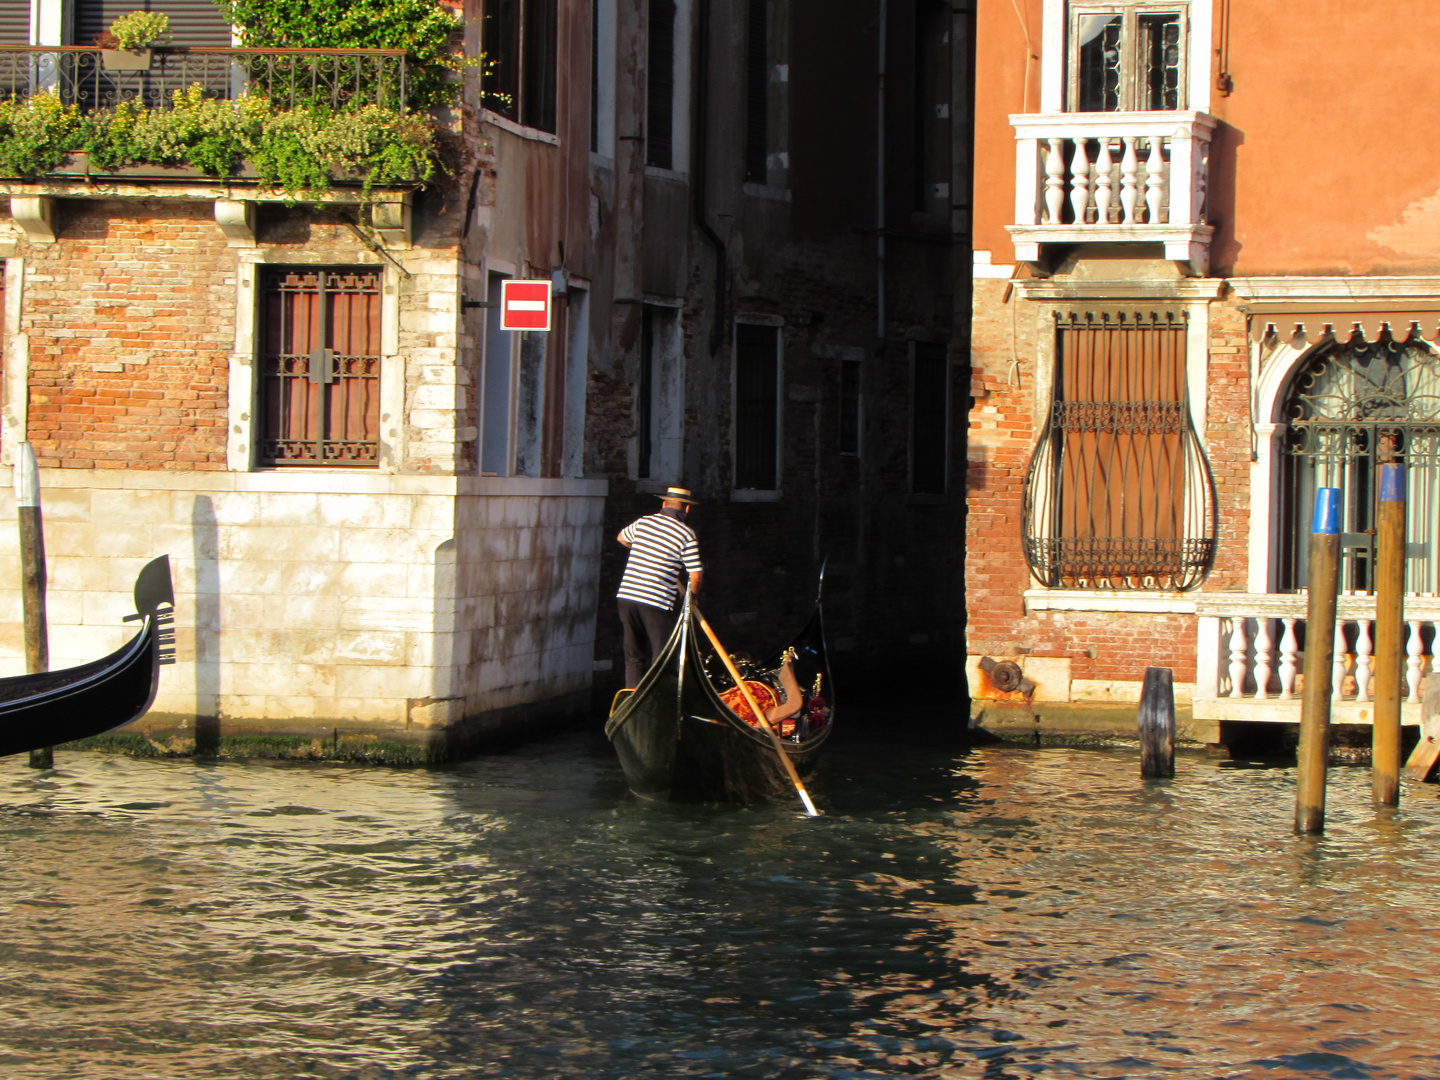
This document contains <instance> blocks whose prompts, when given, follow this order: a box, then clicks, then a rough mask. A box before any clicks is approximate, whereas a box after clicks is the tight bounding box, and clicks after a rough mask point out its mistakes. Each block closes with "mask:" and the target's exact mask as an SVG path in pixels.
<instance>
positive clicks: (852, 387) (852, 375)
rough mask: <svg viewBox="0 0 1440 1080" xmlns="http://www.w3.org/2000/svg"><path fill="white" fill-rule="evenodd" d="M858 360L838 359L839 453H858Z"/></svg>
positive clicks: (859, 369)
mask: <svg viewBox="0 0 1440 1080" xmlns="http://www.w3.org/2000/svg"><path fill="white" fill-rule="evenodd" d="M860 371H861V367H860V361H859V360H841V361H840V453H842V454H857V455H858V454H859V453H860Z"/></svg>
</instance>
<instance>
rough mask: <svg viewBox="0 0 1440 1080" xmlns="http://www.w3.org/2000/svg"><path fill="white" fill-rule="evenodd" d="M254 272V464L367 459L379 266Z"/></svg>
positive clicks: (372, 445)
mask: <svg viewBox="0 0 1440 1080" xmlns="http://www.w3.org/2000/svg"><path fill="white" fill-rule="evenodd" d="M261 281H262V285H261V319H262V323H263V326H262V336H261V338H260V340H261V341H263V342H264V345H263V349H264V353H263V356H262V357H261V369H262V385H261V398H262V404H261V413H262V416H263V424H264V427H263V430H262V432H261V439H260V454H259V458H260V461H261V463H262V464H265V465H328V466H338V465H351V466H369V467H371V468H373V467H374V466H375V465H376V464H377V462H378V461H379V457H380V437H379V432H380V272H379V271H378V270H344V269H341V270H321V269H313V268H309V267H306V268H294V269H284V268H275V269H267V270H266V271H265V273H264V276H263V277H262V279H261Z"/></svg>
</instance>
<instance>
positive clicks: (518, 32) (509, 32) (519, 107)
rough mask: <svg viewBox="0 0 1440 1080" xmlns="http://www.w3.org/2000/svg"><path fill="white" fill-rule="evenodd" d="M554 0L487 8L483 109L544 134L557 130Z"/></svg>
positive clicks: (500, 1) (520, 0) (493, 1)
mask: <svg viewBox="0 0 1440 1080" xmlns="http://www.w3.org/2000/svg"><path fill="white" fill-rule="evenodd" d="M555 5H556V0H490V2H489V3H487V4H486V5H485V7H486V11H485V31H484V49H485V60H486V69H485V76H484V89H485V105H486V107H487V108H489V109H490V110H491V111H492V112H497V113H499V114H500V115H501V116H504V117H507V118H508V119H511V120H514V121H516V122H517V123H520V124H524V125H525V126H526V127H533V128H538V129H539V130H541V131H549V132H553V131H554V130H555V99H556V89H555V87H556V82H555V78H556V73H555V63H556V14H555Z"/></svg>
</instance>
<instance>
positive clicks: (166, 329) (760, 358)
mask: <svg viewBox="0 0 1440 1080" xmlns="http://www.w3.org/2000/svg"><path fill="white" fill-rule="evenodd" d="M134 6H135V5H132V4H122V5H119V7H116V5H114V4H111V3H110V2H109V0H39V2H38V3H36V4H28V3H27V4H10V3H9V2H8V0H7V3H6V4H5V6H4V8H3V11H4V16H3V18H0V78H3V79H4V80H5V81H6V85H5V88H4V89H5V91H6V95H5V96H6V97H7V99H9V100H11V101H12V102H21V101H32V102H42V103H43V101H44V100H49V99H46V98H45V97H44V95H54V96H55V100H56V101H57V102H58V103H59V105H64V106H66V107H71V106H73V107H74V108H75V109H76V110H78V112H79V113H80V114H82V115H89V114H91V113H93V112H95V111H96V110H100V111H103V110H104V108H105V107H106V106H112V105H113V104H114V102H116V101H117V100H120V99H122V98H125V97H126V96H127V95H129V96H132V97H133V96H135V95H140V96H141V98H142V100H143V101H144V103H146V104H147V105H148V106H150V107H151V108H158V109H162V110H163V109H166V108H170V107H172V106H171V104H170V103H171V101H172V95H173V92H174V91H176V90H180V91H182V92H188V91H189V88H190V87H195V86H198V87H199V90H198V91H197V92H198V93H200V94H201V95H202V96H203V98H204V99H205V100H206V101H220V102H224V101H236V100H240V99H242V98H243V97H245V96H246V95H247V94H248V95H250V97H251V98H253V96H254V94H255V87H256V85H257V82H261V81H263V80H264V79H269V80H270V81H269V82H265V83H264V84H263V85H264V86H265V87H268V91H267V92H268V93H269V95H270V98H271V99H272V100H274V99H275V98H276V97H278V91H277V89H276V87H277V85H279V84H277V83H276V81H275V80H276V79H277V78H278V76H276V75H275V72H277V71H283V72H293V71H297V70H303V71H305V72H308V73H310V74H312V75H315V77H316V78H318V79H320V80H321V82H322V83H323V82H324V79H325V77H326V76H325V72H326V71H333V70H340V69H338V68H327V67H326V66H325V65H326V64H328V63H331V61H330V60H327V59H326V58H325V57H322V56H321V55H320V54H318V53H315V52H313V51H307V50H305V49H298V48H296V49H290V48H283V49H282V48H269V49H253V50H251V51H249V52H246V51H245V50H244V49H241V48H239V47H238V46H239V45H240V44H241V43H242V42H243V41H244V40H245V37H244V34H243V32H242V31H240V30H236V29H233V28H231V27H229V26H228V25H226V24H225V23H224V20H223V18H221V16H220V15H219V9H217V8H215V7H214V6H213V5H211V4H209V3H208V0H204V2H201V0H150V2H149V4H148V8H149V9H153V10H157V11H163V12H166V13H168V14H170V15H171V21H172V29H173V31H174V39H173V40H172V41H171V42H170V43H169V45H168V47H163V48H156V49H155V50H153V53H154V55H153V57H151V58H149V59H147V60H146V64H147V65H148V66H146V67H144V68H143V69H141V70H140V71H139V72H138V73H133V72H132V73H125V74H122V73H119V72H118V71H112V70H111V69H110V68H109V67H108V66H107V65H109V64H110V63H111V62H112V59H111V58H108V57H102V56H101V54H100V50H99V49H98V48H97V47H96V45H95V40H94V37H95V34H96V33H97V32H98V30H100V29H103V28H104V27H105V26H107V25H108V24H109V22H110V21H111V20H112V19H113V18H114V17H115V16H116V15H118V14H122V13H123V12H124V11H128V10H130V9H131V8H132V7H134ZM12 8H13V9H14V10H12ZM851 8H853V10H850V9H851ZM21 9H24V10H23V11H22V10H21ZM122 9H123V10H122ZM452 10H453V11H454V12H455V14H456V16H457V22H456V29H455V34H454V39H453V40H454V45H455V46H456V47H457V48H463V51H464V52H465V54H466V55H468V56H469V57H471V58H477V62H475V63H472V64H471V65H470V66H468V67H463V68H461V69H460V70H459V71H458V72H457V73H455V74H454V75H453V76H452V77H453V78H455V79H458V80H459V82H460V91H459V96H458V98H457V99H456V100H454V101H453V102H451V103H449V104H440V105H431V106H426V108H425V110H424V111H423V112H422V115H424V116H427V117H428V118H429V120H430V121H431V123H432V126H433V128H434V131H435V133H436V136H435V137H436V146H437V157H438V159H439V163H440V168H439V170H438V171H437V172H436V173H435V175H434V176H432V177H430V178H428V179H424V180H420V179H415V180H412V181H408V182H407V181H405V180H403V179H395V178H394V177H391V178H389V179H386V180H385V181H384V182H375V181H374V180H373V178H372V179H371V180H368V181H367V180H366V178H365V177H364V176H363V175H360V174H358V173H356V172H354V171H353V170H352V171H351V172H349V173H347V172H345V171H344V170H340V171H338V172H337V173H336V174H335V175H334V176H332V177H331V182H330V183H329V185H328V186H327V187H324V189H323V190H319V189H316V188H305V189H297V188H296V187H294V186H293V185H291V186H288V187H287V186H285V185H283V184H277V183H275V182H274V181H273V179H269V178H267V176H266V175H265V174H264V172H263V167H262V166H259V165H256V164H255V163H254V162H252V161H249V160H246V161H244V162H241V163H240V164H238V165H237V166H236V167H234V168H233V169H231V170H230V171H228V172H226V171H223V170H221V171H220V172H218V173H217V172H216V171H215V170H210V171H208V172H207V170H206V169H204V168H200V167H186V166H183V165H176V164H175V163H173V162H170V163H166V164H155V163H153V162H149V163H141V164H137V163H135V162H134V161H128V162H118V163H117V162H116V161H114V160H110V159H106V158H104V157H103V156H101V155H98V154H94V153H91V154H88V155H87V154H86V153H83V152H81V153H71V154H69V155H68V156H67V155H62V160H59V161H58V162H49V163H47V164H45V165H44V166H43V167H39V166H35V165H33V164H32V165H30V166H25V167H21V166H17V165H15V164H13V162H14V161H15V160H18V159H15V158H14V157H13V156H12V158H9V159H3V160H9V161H11V162H12V163H11V164H10V165H9V166H7V167H6V168H5V169H4V170H3V171H6V172H7V175H5V176H3V177H0V199H3V200H5V201H8V208H9V215H8V218H3V219H0V229H3V237H0V255H3V257H4V260H5V277H4V281H5V292H4V308H3V310H4V323H3V329H4V383H3V386H4V394H3V441H0V453H3V454H4V455H5V461H6V462H7V463H8V462H9V461H10V460H11V455H13V453H14V447H15V446H16V445H17V444H18V443H19V442H21V441H27V440H28V441H29V442H30V443H31V444H32V445H33V446H34V448H35V451H36V453H37V455H38V458H39V461H40V466H41V484H42V492H43V496H42V498H43V504H44V512H45V521H46V541H47V551H48V556H49V567H50V593H49V597H50V600H49V604H50V628H51V629H50V637H51V657H52V664H54V665H55V666H61V665H66V664H71V663H78V662H81V661H83V660H86V659H92V658H94V657H95V656H97V655H100V654H101V653H103V652H104V651H106V650H108V649H109V648H112V647H114V646H115V645H116V644H118V642H119V641H120V640H122V638H123V636H124V630H123V628H122V624H121V622H120V619H121V616H122V615H124V614H125V613H127V612H128V611H129V607H128V606H127V605H128V589H129V585H130V582H131V580H132V579H133V575H134V572H135V570H136V569H137V568H138V566H139V565H140V564H141V563H143V562H144V561H145V560H147V559H148V558H150V557H153V556H154V555H157V554H162V553H168V554H169V555H170V556H171V560H172V565H173V566H174V567H175V577H176V586H177V601H178V603H177V608H178V611H177V620H176V625H177V648H178V660H179V662H178V664H177V665H176V666H175V667H174V668H169V669H167V670H166V673H165V675H164V678H163V680H162V686H161V695H160V697H159V699H158V700H157V703H156V707H155V710H154V711H153V712H152V714H151V715H150V717H148V718H147V719H146V720H145V721H144V722H143V724H142V725H141V726H142V727H143V728H144V730H146V731H147V732H148V733H149V735H150V736H151V737H153V738H154V739H156V740H162V741H163V740H164V739H167V738H168V739H172V740H177V742H176V744H177V745H181V744H184V743H185V741H186V740H187V739H195V738H197V737H198V738H200V739H201V740H202V741H204V740H205V739H213V738H215V737H220V738H224V737H226V736H229V735H262V736H266V737H273V736H286V737H289V738H292V739H297V740H300V741H302V742H303V741H305V740H326V741H328V740H330V739H335V740H337V741H338V740H352V741H355V742H356V743H357V744H363V743H364V742H365V741H366V740H371V741H373V740H391V741H399V742H408V743H412V744H416V745H421V746H425V747H428V748H429V750H430V751H431V752H435V753H445V754H449V753H459V752H463V751H464V750H465V749H466V748H469V747H473V746H477V745H481V744H483V743H484V742H485V741H486V740H487V739H490V738H494V737H502V736H503V737H513V736H514V735H516V734H517V733H524V732H525V731H528V730H532V728H533V726H534V725H536V724H540V723H543V722H548V721H550V720H553V719H558V718H564V717H574V716H578V715H581V714H584V713H586V712H587V711H589V710H590V709H591V707H592V702H593V701H596V700H598V701H600V702H601V703H602V706H603V703H604V702H608V700H609V696H610V693H611V691H612V686H611V684H612V683H614V684H615V685H618V682H617V681H616V680H618V674H619V672H618V665H617V664H616V663H615V661H616V660H618V658H619V653H620V649H619V640H618V625H616V623H615V620H614V616H613V607H612V603H613V602H612V601H610V600H609V597H610V596H612V595H613V589H614V585H615V584H616V582H618V576H619V571H620V568H621V565H622V555H623V551H622V549H620V548H619V547H618V545H616V544H614V542H613V536H614V534H615V533H616V532H617V531H618V530H619V528H620V526H621V525H623V524H624V523H625V521H627V520H629V519H630V518H631V517H633V516H635V515H636V514H638V513H641V512H645V511H648V510H650V509H652V508H653V507H654V505H655V501H654V497H653V493H654V492H655V491H656V490H658V489H660V488H663V487H664V486H666V485H667V484H672V483H681V484H684V485H685V486H688V487H691V488H693V489H695V490H696V491H697V492H698V493H699V495H700V496H701V498H702V499H703V505H702V507H701V510H700V511H699V512H698V513H697V514H696V516H695V524H696V526H697V529H698V531H699V533H700V536H701V542H702V548H703V550H704V555H705V558H706V562H707V570H708V573H707V585H706V592H705V595H704V597H703V600H704V603H705V604H706V607H707V610H708V611H709V612H710V613H711V618H712V621H715V622H716V623H717V626H719V627H722V628H725V631H724V632H725V633H726V636H727V637H730V638H731V639H732V640H733V643H732V642H731V641H727V644H728V645H731V647H732V648H737V649H739V648H763V647H768V646H770V645H773V643H774V641H775V640H776V637H777V635H783V634H784V633H785V632H787V631H788V630H789V629H791V627H792V624H795V625H798V623H796V620H798V619H802V618H803V617H804V615H805V613H806V609H807V607H808V605H809V603H811V602H812V601H813V598H814V595H815V590H816V585H817V580H818V574H819V568H820V566H821V565H822V563H823V564H825V565H827V567H828V569H827V571H826V598H827V613H828V614H829V616H830V618H831V624H832V630H831V635H832V638H833V639H834V647H835V648H836V649H837V650H838V655H840V656H842V657H845V656H848V658H849V663H850V665H851V666H852V667H853V669H854V671H855V672H856V674H857V677H859V676H860V675H861V673H862V672H883V671H885V670H888V668H887V665H893V664H894V663H896V662H901V663H906V662H912V661H913V662H916V663H920V662H922V661H926V660H927V659H928V658H932V657H934V658H939V657H943V656H946V655H951V656H953V655H954V650H955V649H956V648H958V647H959V643H960V640H961V637H960V628H961V612H960V596H959V580H960V576H959V555H958V552H957V550H956V546H955V544H954V538H955V537H956V536H957V535H958V534H959V531H960V529H961V528H962V526H961V520H962V515H963V499H962V498H961V495H960V493H959V490H958V487H957V484H958V472H956V471H955V469H954V468H953V467H952V462H958V461H959V460H961V458H962V455H963V422H962V418H963V408H964V402H963V400H962V395H959V394H958V393H957V392H956V391H954V390H953V388H952V383H953V381H954V379H953V377H954V373H955V372H956V371H957V370H959V368H958V367H957V364H958V363H959V359H958V358H962V357H963V356H964V355H965V327H966V323H967V321H968V314H969V311H968V302H967V298H966V296H965V293H964V290H963V289H962V290H959V291H957V290H956V288H955V281H956V280H957V278H960V279H962V280H963V277H962V275H963V274H964V273H965V272H966V271H967V269H968V266H969V260H970V256H969V247H968V228H969V206H968V176H969V168H970V166H969V156H968V147H969V139H968V123H969V97H968V89H967V88H968V86H969V81H970V80H969V63H970V51H971V48H972V44H973V37H972V33H971V28H970V21H969V16H968V15H967V14H966V13H965V12H963V11H959V10H952V7H951V6H950V5H944V4H928V3H926V2H924V0H904V2H900V0H879V2H878V3H877V0H869V2H868V3H855V4H852V5H850V6H849V8H847V10H846V12H845V13H844V15H845V17H844V18H840V17H838V16H837V12H836V11H835V9H834V6H833V5H816V4H811V3H806V2H802V0H750V2H739V0H736V2H729V3H722V2H719V0H594V2H593V3H592V2H591V0H536V2H524V3H520V2H518V0H515V2H512V0H485V2H483V3H482V2H481V0H465V2H464V3H463V4H456V5H454V6H453V9H452ZM482 55H483V60H478V58H480V57H482ZM842 60H843V64H842V63H841V61H842ZM391 62H398V61H396V58H395V57H391V58H390V59H387V58H386V57H385V56H381V55H379V54H378V53H377V52H376V51H375V50H370V51H366V50H351V51H350V53H348V54H347V59H345V60H344V61H343V63H344V64H349V65H351V66H350V67H346V68H343V70H344V71H345V72H348V73H349V74H350V75H351V76H353V79H352V81H353V82H354V83H355V85H357V86H361V85H363V86H365V87H371V88H372V89H373V88H374V87H377V86H378V87H380V89H374V90H373V94H374V95H375V96H374V100H373V101H368V99H367V103H368V104H373V105H375V106H376V107H377V108H378V107H380V105H382V104H384V105H386V107H389V108H392V109H398V110H399V111H400V112H402V113H403V112H404V107H403V104H401V105H399V106H397V105H396V104H395V99H393V97H392V98H384V97H383V95H384V93H385V90H384V87H385V86H386V85H389V84H387V83H385V81H384V80H385V78H386V77H388V76H385V75H384V72H386V71H389V70H391V69H387V68H384V67H383V65H384V64H386V63H391ZM406 62H407V63H412V62H413V58H411V59H408V60H407V61H406ZM306 65H308V66H306ZM366 65H369V66H366ZM407 70H408V71H409V76H408V77H409V78H410V79H411V80H412V82H411V83H410V84H407V85H412V86H413V85H414V83H413V80H414V79H415V77H416V74H415V69H414V68H413V67H412V68H410V69H407ZM839 71H844V72H847V73H848V74H846V75H845V77H839V76H837V72H839ZM257 73H258V74H257ZM362 75H363V77H361V76H362ZM87 80H88V81H87ZM335 82H336V85H338V82H339V80H335ZM326 85H329V84H326ZM331 89H332V90H333V91H334V92H335V93H339V92H340V91H339V90H336V89H334V87H331ZM366 92H371V91H366ZM67 95H68V96H67ZM87 95H88V96H87ZM382 99H383V100H382ZM57 107H58V105H57ZM174 107H175V108H179V107H180V104H179V103H178V102H177V103H176V104H175V105H174ZM197 108H198V106H197ZM0 134H3V133H0ZM0 144H3V138H0ZM3 150H4V147H3V145H0V151H3ZM516 278H519V279H526V280H545V281H549V282H550V283H551V303H552V308H553V320H552V328H551V330H550V331H549V332H547V333H516V332H511V331H507V330H502V329H501V328H500V320H499V315H500V292H501V287H502V283H503V282H504V281H505V280H507V279H516ZM0 542H5V543H8V541H0ZM6 558H7V559H8V560H9V564H10V565H11V566H12V570H14V567H15V565H16V564H15V561H14V560H15V556H14V554H13V548H12V549H11V555H9V556H6ZM827 560H828V561H827ZM12 580H13V581H16V582H17V583H18V571H15V572H14V573H13V574H12ZM7 595H8V599H7V600H6V601H5V602H6V604H7V606H8V613H7V614H5V615H4V616H3V621H4V623H5V625H6V627H7V629H6V631H5V635H4V647H5V650H6V652H7V653H8V655H9V656H10V657H11V660H10V664H11V665H12V667H13V668H14V669H15V670H18V665H19V664H20V663H21V661H20V659H19V658H20V657H21V656H23V650H22V649H21V648H20V611H19V599H18V596H19V593H18V587H17V588H16V589H15V590H13V591H11V592H9V593H8V594H7Z"/></svg>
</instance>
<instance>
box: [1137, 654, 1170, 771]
mask: <svg viewBox="0 0 1440 1080" xmlns="http://www.w3.org/2000/svg"><path fill="white" fill-rule="evenodd" d="M1137 720H1138V723H1139V725H1140V775H1141V776H1174V775H1175V682H1174V672H1172V671H1171V670H1170V669H1169V668H1164V667H1151V668H1146V669H1145V688H1144V689H1143V690H1142V691H1141V692H1140V714H1139V716H1138V718H1137Z"/></svg>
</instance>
